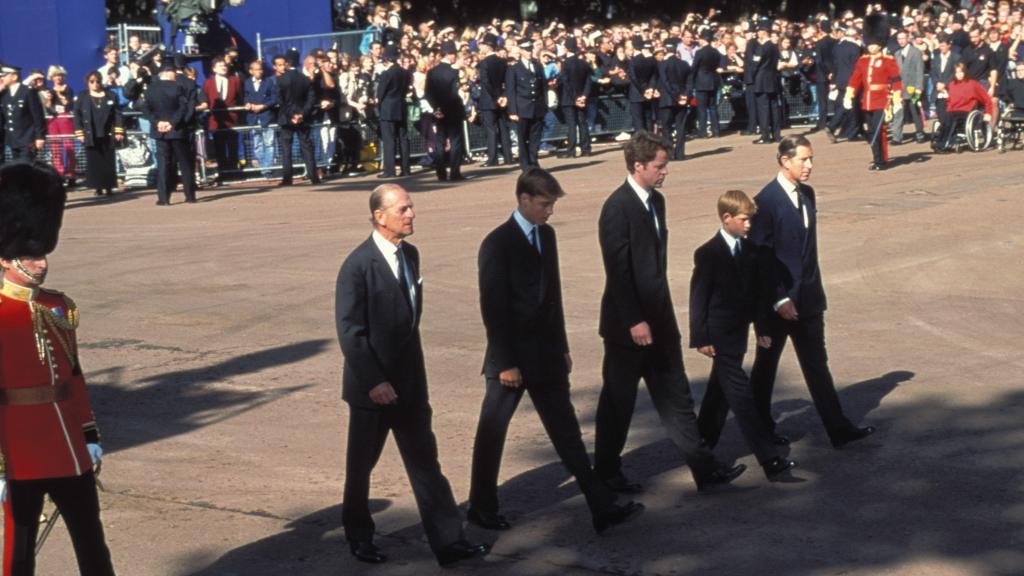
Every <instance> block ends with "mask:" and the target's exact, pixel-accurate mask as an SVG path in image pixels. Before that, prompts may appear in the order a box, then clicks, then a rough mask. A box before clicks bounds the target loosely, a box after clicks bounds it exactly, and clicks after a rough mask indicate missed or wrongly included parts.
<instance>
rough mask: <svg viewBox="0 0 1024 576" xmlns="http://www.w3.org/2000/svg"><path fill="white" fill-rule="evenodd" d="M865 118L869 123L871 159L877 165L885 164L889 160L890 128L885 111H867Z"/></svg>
mask: <svg viewBox="0 0 1024 576" xmlns="http://www.w3.org/2000/svg"><path fill="white" fill-rule="evenodd" d="M864 116H865V119H866V120H867V121H868V144H869V145H870V146H871V159H872V161H873V162H875V163H877V164H884V163H885V162H887V161H888V160H889V135H888V127H889V126H888V124H887V123H886V121H885V110H865V111H864Z"/></svg>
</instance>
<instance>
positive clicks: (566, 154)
mask: <svg viewBox="0 0 1024 576" xmlns="http://www.w3.org/2000/svg"><path fill="white" fill-rule="evenodd" d="M555 156H557V157H559V158H575V157H576V154H575V153H573V152H559V153H558V154H556V155H555Z"/></svg>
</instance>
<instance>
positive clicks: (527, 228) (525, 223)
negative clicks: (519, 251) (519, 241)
mask: <svg viewBox="0 0 1024 576" xmlns="http://www.w3.org/2000/svg"><path fill="white" fill-rule="evenodd" d="M512 219H513V220H515V221H516V224H519V228H520V229H521V230H522V231H523V234H526V237H527V238H529V237H530V232H532V231H533V229H534V228H535V227H536V226H537V225H536V224H534V223H532V222H530V221H529V220H527V219H526V218H524V217H523V215H522V214H520V213H519V209H518V208H517V209H516V210H513V211H512Z"/></svg>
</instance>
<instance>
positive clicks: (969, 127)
mask: <svg viewBox="0 0 1024 576" xmlns="http://www.w3.org/2000/svg"><path fill="white" fill-rule="evenodd" d="M956 122H957V126H956V127H955V128H954V129H953V130H954V132H953V135H952V137H950V139H949V148H947V150H953V151H956V152H957V153H958V154H959V153H960V152H963V148H964V147H965V146H966V147H967V148H970V149H971V151H972V152H981V151H982V150H985V149H986V148H988V147H989V146H991V145H992V140H993V138H994V131H993V129H992V125H991V124H990V123H988V122H985V111H984V110H972V111H971V112H970V113H969V114H968V115H967V117H966V118H964V119H963V120H960V119H957V120H956ZM941 129H942V122H941V121H940V120H938V119H936V120H935V121H933V122H932V135H933V136H932V145H933V146H938V145H939V144H940V143H939V142H938V140H939V138H938V134H939V131H940V130H941ZM938 150H940V149H939V148H936V151H938Z"/></svg>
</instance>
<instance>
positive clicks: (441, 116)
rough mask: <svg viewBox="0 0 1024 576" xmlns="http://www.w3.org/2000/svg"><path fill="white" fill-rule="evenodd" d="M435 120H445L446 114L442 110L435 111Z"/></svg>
mask: <svg viewBox="0 0 1024 576" xmlns="http://www.w3.org/2000/svg"><path fill="white" fill-rule="evenodd" d="M434 118H437V119H438V120H444V112H442V111H440V110H434Z"/></svg>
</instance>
